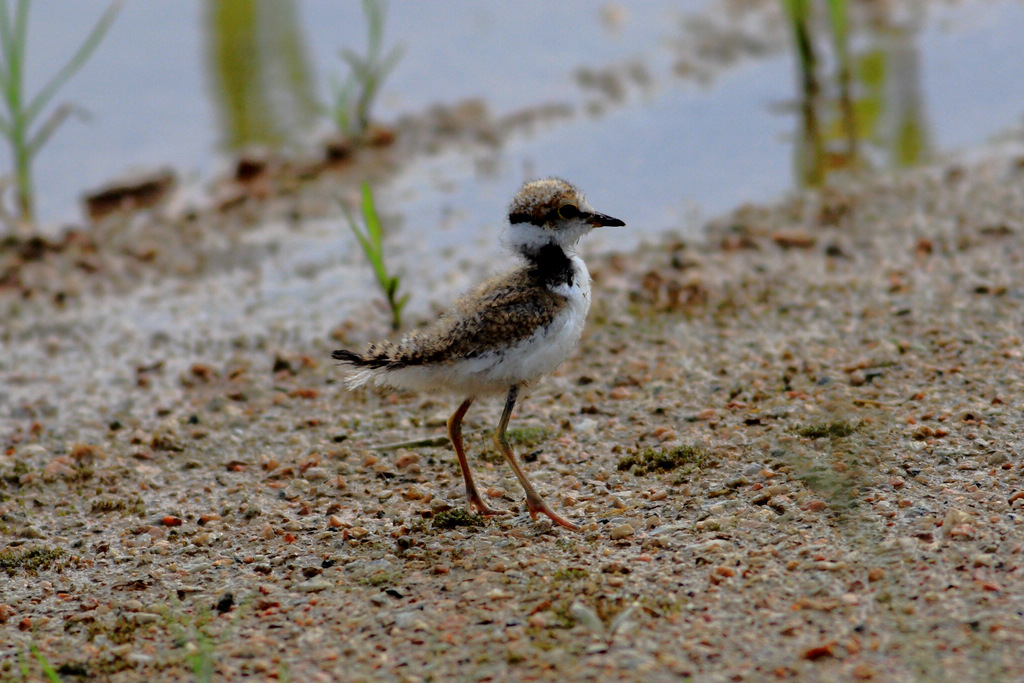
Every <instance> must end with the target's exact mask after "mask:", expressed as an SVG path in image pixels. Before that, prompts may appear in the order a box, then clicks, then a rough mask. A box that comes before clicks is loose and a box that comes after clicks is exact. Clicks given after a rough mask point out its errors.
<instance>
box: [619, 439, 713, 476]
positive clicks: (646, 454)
mask: <svg viewBox="0 0 1024 683" xmlns="http://www.w3.org/2000/svg"><path fill="white" fill-rule="evenodd" d="M710 460H711V456H710V453H708V452H707V451H706V450H704V449H703V448H698V447H696V446H676V447H675V448H645V449H644V450H643V451H642V452H640V453H636V454H634V455H628V456H626V457H625V458H622V459H621V460H619V464H618V468H619V471H620V472H624V471H626V470H630V471H631V472H632V473H633V474H634V475H636V476H638V477H640V476H643V475H645V474H650V473H651V472H671V471H672V470H675V469H679V468H680V467H683V466H687V465H689V466H692V467H694V468H699V467H704V466H705V465H707V464H708V463H709V462H710Z"/></svg>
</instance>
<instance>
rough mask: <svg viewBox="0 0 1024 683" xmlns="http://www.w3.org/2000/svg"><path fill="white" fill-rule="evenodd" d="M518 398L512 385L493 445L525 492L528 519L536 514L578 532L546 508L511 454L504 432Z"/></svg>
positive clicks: (545, 504)
mask: <svg viewBox="0 0 1024 683" xmlns="http://www.w3.org/2000/svg"><path fill="white" fill-rule="evenodd" d="M517 396H519V387H518V385H513V386H512V388H510V389H509V390H508V398H506V399H505V411H504V412H503V413H502V414H501V421H500V422H498V430H497V431H496V432H495V433H494V443H495V444H497V446H498V450H500V451H501V454H502V455H503V456H505V461H506V462H508V464H509V466H510V467H511V468H512V471H513V472H515V474H516V478H517V479H519V483H520V484H521V485H522V487H523V490H525V491H526V508H527V509H528V510H529V511H530V518H531V519H537V515H538V514H543V515H547V516H548V517H550V518H551V521H552V522H554V523H555V524H559V525H561V526H564V527H566V528H568V529H572V530H574V531H579V529H580V528H579V527H578V526H576V525H575V524H573V523H572V522H570V521H568V520H566V519H564V518H562V517H561V516H559V515H558V514H557V513H556V512H555V511H554V510H552V509H551V508H549V507H548V504H547V503H545V502H544V499H543V498H541V497H540V494H539V493H537V491H535V490H534V488H533V485H532V484H530V480H529V479H527V478H526V474H525V473H524V472H523V470H522V469H521V468H520V467H519V463H517V462H516V456H515V454H513V453H512V446H510V445H509V443H508V436H507V435H506V434H505V431H506V430H507V429H508V421H509V418H511V417H512V408H514V407H515V405H516V397H517Z"/></svg>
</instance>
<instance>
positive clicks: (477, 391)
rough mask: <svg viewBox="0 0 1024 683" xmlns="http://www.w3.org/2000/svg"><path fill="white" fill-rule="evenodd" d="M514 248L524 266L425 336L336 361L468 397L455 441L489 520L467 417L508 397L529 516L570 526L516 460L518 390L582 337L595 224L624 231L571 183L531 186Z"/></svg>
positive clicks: (365, 376) (360, 380) (517, 214)
mask: <svg viewBox="0 0 1024 683" xmlns="http://www.w3.org/2000/svg"><path fill="white" fill-rule="evenodd" d="M508 220H509V223H510V224H511V226H510V228H509V232H508V238H507V246H508V247H509V248H511V249H512V250H513V251H515V252H517V253H518V254H519V255H520V256H521V257H522V258H523V259H524V261H525V262H524V263H523V264H522V265H520V266H519V267H518V268H515V269H513V270H511V271H508V272H506V273H503V274H501V275H498V276H496V277H493V278H491V279H490V280H487V281H486V282H484V283H483V284H481V285H479V286H478V287H477V288H476V289H474V290H472V291H471V292H469V294H467V295H465V296H463V297H462V298H461V299H458V300H457V301H456V302H455V304H454V305H453V306H452V309H451V310H450V311H449V312H448V313H446V314H445V315H444V316H442V317H441V318H440V319H439V320H437V321H436V322H435V323H434V324H433V325H432V326H430V327H428V328H427V329H425V330H423V331H418V332H413V333H411V334H409V335H407V336H406V337H405V338H403V339H402V340H401V341H399V342H398V343H393V342H389V341H382V342H378V343H375V344H370V346H369V347H368V348H367V350H366V351H365V352H363V353H356V352H355V351H348V350H345V349H342V350H340V351H335V352H334V353H333V354H332V356H333V357H334V359H335V360H339V361H341V362H342V363H345V364H348V365H349V366H351V367H352V368H353V371H352V373H351V374H350V375H349V377H348V380H347V384H348V386H349V388H355V387H359V386H362V385H364V384H368V383H371V382H372V383H373V384H376V385H378V386H383V387H391V388H395V389H418V390H423V391H437V390H439V389H447V390H449V391H453V392H456V393H458V394H459V395H461V396H465V397H466V398H465V400H464V401H463V402H462V404H461V405H460V406H459V407H458V408H457V409H456V411H455V412H454V413H453V414H452V416H451V417H450V418H449V419H448V436H449V437H450V438H451V441H452V446H453V447H454V448H455V455H456V456H458V458H459V466H460V467H461V468H462V477H463V479H465V481H466V497H467V498H468V499H469V503H470V505H472V506H473V507H474V508H476V510H477V511H478V512H480V513H482V514H484V515H495V514H503V513H504V512H505V511H503V510H493V509H491V508H490V507H488V506H487V504H486V503H484V501H483V499H482V498H481V497H480V493H479V492H478V491H477V488H476V485H475V484H474V483H473V475H472V473H471V472H470V470H469V463H468V462H467V461H466V452H465V450H464V448H463V445H462V418H463V417H465V415H466V411H467V410H469V407H470V405H472V403H473V401H474V400H475V399H476V398H477V397H479V396H488V395H495V394H499V395H500V394H504V395H505V410H504V412H502V414H501V419H500V420H499V421H498V428H497V430H496V431H495V433H494V441H495V444H496V445H497V446H498V449H499V450H500V451H501V454H502V455H503V456H504V457H505V460H506V461H507V462H508V464H509V467H511V468H512V471H513V472H514V473H515V475H516V478H518V479H519V483H520V484H521V485H522V487H523V489H524V490H525V491H526V506H527V509H528V510H529V512H530V517H531V518H533V519H537V515H538V514H544V515H547V516H548V517H549V518H551V520H552V521H553V522H555V523H556V524H560V525H562V526H564V527H568V528H570V529H578V527H577V526H576V525H575V524H573V523H571V522H569V521H567V520H566V519H564V518H562V517H561V516H559V515H558V514H556V513H555V512H554V511H553V510H552V509H551V508H550V507H548V505H547V503H545V502H544V500H543V499H542V498H541V497H540V495H539V494H538V493H537V491H536V490H535V489H534V488H533V485H531V484H530V481H529V480H528V479H527V478H526V474H525V473H524V472H523V470H522V468H521V467H520V466H519V463H517V462H516V459H515V456H514V455H513V453H512V448H511V446H509V443H508V437H507V436H506V433H505V432H506V429H507V428H508V421H509V417H511V415H512V409H513V407H514V406H515V404H516V399H517V398H518V397H519V392H520V390H521V389H522V388H523V387H525V386H527V385H529V384H531V383H532V382H534V381H535V380H537V379H539V378H540V377H542V376H543V375H546V374H549V373H551V372H552V371H554V369H555V368H557V367H558V366H559V364H560V363H561V362H562V361H563V360H565V358H566V356H568V355H569V352H570V351H572V349H573V347H574V346H575V345H576V342H577V341H579V338H580V334H581V333H582V332H583V323H584V321H585V320H586V317H587V310H588V309H589V308H590V273H589V272H588V271H587V266H586V264H584V263H583V259H581V258H580V257H579V256H578V255H577V254H576V252H575V247H576V242H577V241H578V240H579V238H580V237H582V236H583V235H586V234H587V233H588V232H590V231H591V230H593V229H594V228H598V227H602V226H621V225H625V223H623V222H622V221H620V220H619V219H618V218H612V217H611V216H606V215H604V214H601V213H597V212H596V211H594V209H592V208H591V206H590V205H589V204H588V203H587V200H586V199H585V198H584V196H583V193H582V192H580V191H579V190H578V189H576V188H575V187H573V186H572V185H570V184H569V183H567V182H566V181H564V180H560V179H558V178H545V179H543V180H534V181H532V182H528V183H526V184H525V185H523V187H522V188H521V189H520V190H519V192H517V193H516V196H515V198H513V200H512V204H511V205H510V206H509V210H508Z"/></svg>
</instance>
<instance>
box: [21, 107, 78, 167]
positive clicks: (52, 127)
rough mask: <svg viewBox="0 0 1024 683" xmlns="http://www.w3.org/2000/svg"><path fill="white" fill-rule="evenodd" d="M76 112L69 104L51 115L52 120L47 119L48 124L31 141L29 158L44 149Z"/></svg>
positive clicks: (40, 128) (41, 127) (58, 108)
mask: <svg viewBox="0 0 1024 683" xmlns="http://www.w3.org/2000/svg"><path fill="white" fill-rule="evenodd" d="M74 112H75V109H74V107H72V106H71V105H69V104H65V105H61V106H60V107H57V109H56V110H55V111H54V112H53V113H52V114H50V118H48V119H46V123H44V124H43V125H42V126H40V127H39V130H37V131H36V132H35V134H34V135H33V136H32V138H31V140H29V143H28V155H29V157H34V156H35V155H36V153H37V152H38V151H39V150H40V149H42V147H43V145H45V144H46V143H47V141H49V139H50V137H51V136H52V135H53V134H54V133H55V132H57V129H58V128H60V126H61V124H62V123H64V122H65V121H66V120H67V118H68V117H69V116H71V114H73V113H74Z"/></svg>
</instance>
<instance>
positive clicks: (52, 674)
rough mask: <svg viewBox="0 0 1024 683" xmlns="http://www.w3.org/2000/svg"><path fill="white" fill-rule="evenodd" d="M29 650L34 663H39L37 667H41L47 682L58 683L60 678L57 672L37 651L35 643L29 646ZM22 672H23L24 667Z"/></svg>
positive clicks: (44, 656)
mask: <svg viewBox="0 0 1024 683" xmlns="http://www.w3.org/2000/svg"><path fill="white" fill-rule="evenodd" d="M29 650H30V651H31V652H32V656H34V657H35V658H36V661H38V662H39V666H41V667H43V673H44V674H45V675H46V678H47V680H49V681H51V683H60V676H58V675H57V671H56V670H55V669H54V668H53V665H52V664H50V660H48V659H47V658H46V655H44V654H43V653H42V652H40V651H39V648H38V647H36V644H35V643H32V644H31V645H29ZM22 671H23V672H24V667H23V668H22Z"/></svg>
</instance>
